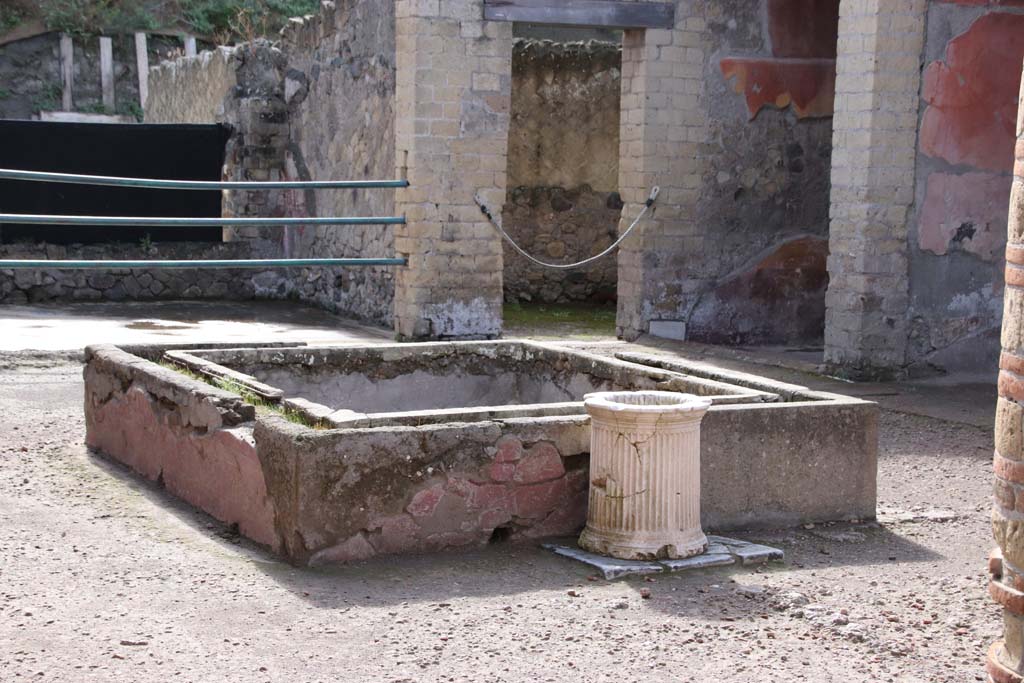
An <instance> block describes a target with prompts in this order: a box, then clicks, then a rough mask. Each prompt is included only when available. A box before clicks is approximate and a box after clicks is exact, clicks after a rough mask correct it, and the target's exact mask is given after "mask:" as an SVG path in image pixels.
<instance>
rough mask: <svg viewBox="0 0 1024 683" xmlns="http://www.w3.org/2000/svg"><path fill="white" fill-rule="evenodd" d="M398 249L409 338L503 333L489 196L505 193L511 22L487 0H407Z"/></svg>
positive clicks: (400, 32)
mask: <svg viewBox="0 0 1024 683" xmlns="http://www.w3.org/2000/svg"><path fill="white" fill-rule="evenodd" d="M395 14H396V25H397V32H396V34H397V37H396V46H397V49H396V62H397V66H398V74H397V88H396V98H397V104H396V121H395V137H396V148H395V152H396V166H397V168H396V173H403V172H405V173H408V179H409V182H410V183H411V187H409V188H408V189H405V190H400V191H399V192H398V193H397V198H396V199H397V204H396V210H397V211H398V212H400V213H403V214H404V215H405V216H406V220H407V221H408V222H407V224H406V225H404V226H399V227H397V228H396V230H395V251H396V252H397V253H398V254H400V255H402V256H405V257H406V258H408V260H409V265H408V267H406V268H402V269H399V270H398V271H397V273H396V283H395V327H396V331H397V333H398V335H399V337H400V338H405V339H408V338H420V339H425V338H430V339H443V338H451V337H464V338H489V337H495V336H497V335H498V334H500V333H501V300H502V291H501V279H502V268H503V264H502V251H501V249H502V247H501V240H500V238H499V237H498V236H497V235H496V234H495V233H494V231H493V230H492V228H491V227H490V226H489V225H488V224H487V223H486V222H485V220H484V218H483V216H482V215H481V213H480V210H479V208H478V207H477V205H476V199H477V198H478V199H479V200H481V201H482V202H483V203H485V204H486V205H487V206H489V207H491V210H492V211H495V212H496V211H498V210H500V208H501V207H502V206H503V205H504V203H505V185H506V172H507V171H506V163H507V156H506V152H507V147H508V125H509V101H510V90H511V62H512V26H511V24H507V23H496V22H484V21H483V20H482V18H483V13H482V5H481V3H480V2H478V1H477V0H446V1H445V2H440V1H439V0H397V2H396V5H395Z"/></svg>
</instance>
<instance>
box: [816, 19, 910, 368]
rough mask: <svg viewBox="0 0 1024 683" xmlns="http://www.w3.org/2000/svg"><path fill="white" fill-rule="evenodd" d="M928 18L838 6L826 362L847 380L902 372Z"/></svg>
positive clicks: (905, 341)
mask: <svg viewBox="0 0 1024 683" xmlns="http://www.w3.org/2000/svg"><path fill="white" fill-rule="evenodd" d="M925 11H926V2H925V0H905V1H901V2H892V1H891V0H842V3H841V4H840V10H839V12H840V16H839V55H838V60H837V63H836V70H837V73H836V99H835V116H834V118H833V120H832V121H833V137H832V141H833V142H832V210H831V225H830V228H829V251H830V255H829V259H828V271H829V278H830V281H829V288H828V293H827V295H826V300H825V303H826V307H827V312H826V317H825V363H826V365H828V366H829V367H830V369H831V370H832V371H833V372H835V373H836V374H839V375H843V376H847V377H850V378H853V379H874V378H884V377H890V376H893V375H897V374H899V373H900V371H901V369H902V368H903V366H904V364H905V357H906V347H907V319H906V313H907V306H908V297H909V294H908V287H909V277H908V264H907V218H908V214H909V211H910V206H911V204H912V203H913V201H914V159H915V147H916V142H917V117H918V102H919V100H920V97H919V94H918V93H919V88H920V80H921V52H922V49H923V46H924V20H925Z"/></svg>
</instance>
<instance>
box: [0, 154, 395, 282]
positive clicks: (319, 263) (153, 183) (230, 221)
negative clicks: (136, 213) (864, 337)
mask: <svg viewBox="0 0 1024 683" xmlns="http://www.w3.org/2000/svg"><path fill="white" fill-rule="evenodd" d="M0 180H22V181H30V182H45V183H71V184H76V185H100V186H108V187H130V188H148V189H157V190H206V191H223V190H265V189H286V188H289V189H303V190H308V189H386V188H401V187H408V186H409V182H408V181H406V180H322V181H320V180H295V181H284V180H282V181H253V182H248V181H225V182H212V181H201V180H164V179H158V178H121V177H117V176H96V175H79V174H72V173H48V172H42V171H25V170H19V169H6V168H5V169H0ZM2 223H19V224H24V225H83V226H109V227H180V228H190V227H192V228H202V227H220V226H226V225H228V226H244V227H281V226H291V225H313V226H346V225H348V226H352V225H401V224H404V223H405V218H404V217H403V216H367V217H363V216H356V217H352V216H337V217H309V218H299V217H286V218H273V217H269V218H247V217H246V218H237V217H222V218H205V217H204V218H179V217H155V216H150V217H146V216H143V217H133V216H60V215H49V214H14V213H3V214H0V224H2ZM404 265H407V261H406V260H405V259H404V258H282V259H203V260H199V259H196V260H160V259H152V260H150V259H141V260H102V261H97V260H57V259H0V270H4V269H27V268H35V269H39V268H58V269H76V270H93V269H127V268H279V267H280V268H290V267H295V266H313V267H328V266H404Z"/></svg>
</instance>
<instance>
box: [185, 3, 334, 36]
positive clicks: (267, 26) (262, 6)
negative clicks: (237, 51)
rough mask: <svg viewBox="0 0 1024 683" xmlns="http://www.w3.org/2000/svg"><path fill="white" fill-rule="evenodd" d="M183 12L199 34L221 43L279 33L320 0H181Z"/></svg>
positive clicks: (314, 6) (191, 26) (189, 23)
mask: <svg viewBox="0 0 1024 683" xmlns="http://www.w3.org/2000/svg"><path fill="white" fill-rule="evenodd" d="M179 4H180V5H181V16H182V19H183V20H184V21H185V23H186V24H187V25H188V26H189V27H190V28H191V30H192V31H194V32H195V33H197V34H200V35H204V36H211V37H215V38H217V42H219V43H232V42H236V41H238V40H252V39H253V38H254V37H259V36H271V35H276V34H277V32H278V31H280V30H281V28H282V27H283V26H284V25H285V24H286V23H287V22H288V19H290V18H291V17H301V16H303V15H306V14H312V13H314V12H316V10H317V8H318V7H319V5H320V1H319V0H179Z"/></svg>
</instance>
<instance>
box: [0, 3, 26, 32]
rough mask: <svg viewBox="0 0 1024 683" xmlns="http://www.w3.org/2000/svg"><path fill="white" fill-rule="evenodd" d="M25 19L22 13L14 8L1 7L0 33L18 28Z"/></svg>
mask: <svg viewBox="0 0 1024 683" xmlns="http://www.w3.org/2000/svg"><path fill="white" fill-rule="evenodd" d="M24 19H25V16H24V14H22V11H21V10H20V9H19V8H17V7H13V6H8V5H0V33H7V32H8V31H10V30H11V29H13V28H16V27H17V26H18V25H19V24H20V23H21V22H22V21H23V20H24Z"/></svg>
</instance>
